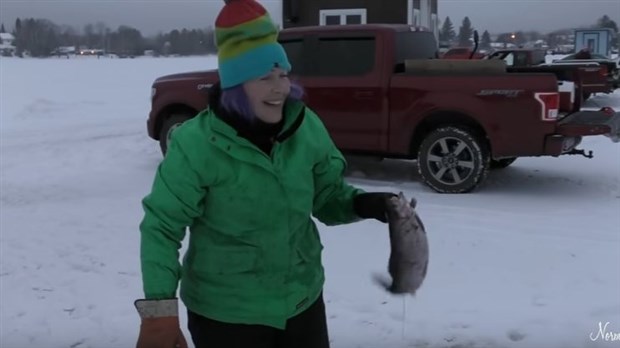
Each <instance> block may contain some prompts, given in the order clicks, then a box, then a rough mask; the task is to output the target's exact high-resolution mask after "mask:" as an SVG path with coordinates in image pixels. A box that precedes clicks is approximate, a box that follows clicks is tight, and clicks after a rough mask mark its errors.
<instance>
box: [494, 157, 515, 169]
mask: <svg viewBox="0 0 620 348" xmlns="http://www.w3.org/2000/svg"><path fill="white" fill-rule="evenodd" d="M516 160H517V158H516V157H508V158H502V159H498V160H494V159H492V160H491V166H490V167H491V169H504V168H507V167H508V166H509V165H511V164H513V163H514V161H516Z"/></svg>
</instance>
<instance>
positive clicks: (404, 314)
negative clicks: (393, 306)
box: [402, 296, 407, 341]
mask: <svg viewBox="0 0 620 348" xmlns="http://www.w3.org/2000/svg"><path fill="white" fill-rule="evenodd" d="M406 323H407V296H403V328H402V339H403V341H404V340H405V327H406Z"/></svg>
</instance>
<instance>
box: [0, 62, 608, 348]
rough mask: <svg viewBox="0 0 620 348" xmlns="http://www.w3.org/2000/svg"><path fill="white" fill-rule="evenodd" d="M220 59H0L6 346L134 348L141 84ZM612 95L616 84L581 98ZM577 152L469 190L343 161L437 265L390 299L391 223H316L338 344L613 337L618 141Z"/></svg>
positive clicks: (145, 150)
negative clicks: (384, 285) (445, 191)
mask: <svg viewBox="0 0 620 348" xmlns="http://www.w3.org/2000/svg"><path fill="white" fill-rule="evenodd" d="M214 63H215V60H214V59H212V58H204V57H202V58H175V59H164V58H162V59H150V58H143V59H127V60H116V59H99V60H98V59H70V60H63V59H48V60H36V59H25V60H23V59H0V79H1V81H0V96H1V98H0V99H1V101H0V129H1V133H0V145H1V150H0V161H1V163H0V165H1V199H0V213H1V217H0V221H1V225H0V228H1V230H0V254H1V266H0V283H1V284H0V294H1V306H0V307H1V316H0V320H1V324H0V325H1V326H0V347H3V348H15V347H30V348H39V347H47V348H57V347H58V348H59V347H72V348H85V347H92V348H94V347H97V348H110V347H118V348H123V347H131V346H135V340H136V338H137V333H138V327H139V319H138V316H137V314H136V312H135V310H134V308H133V306H132V303H133V300H134V299H136V298H138V297H140V296H141V295H142V294H141V281H140V274H139V259H138V241H139V233H138V224H139V221H140V219H141V217H142V215H141V214H142V211H141V207H140V200H141V199H142V197H143V196H144V195H145V194H146V193H147V192H148V190H149V188H150V185H151V181H152V178H153V173H154V170H155V168H156V165H157V163H158V161H159V160H160V158H161V156H160V154H159V149H158V146H157V144H156V143H155V142H154V141H152V140H150V139H149V138H148V137H147V136H146V133H145V120H146V115H147V113H148V110H149V93H150V84H151V82H152V80H153V79H154V78H155V77H157V76H159V75H163V74H167V73H173V72H180V71H187V70H194V69H203V68H207V67H212V66H213V64H214ZM604 105H611V106H615V107H617V108H620V93H617V94H616V95H610V96H595V97H594V98H593V99H592V100H591V101H589V102H588V106H589V107H593V108H596V107H599V106H604ZM583 146H584V148H586V149H590V150H594V155H595V157H594V158H593V159H586V158H583V157H577V156H570V157H569V156H566V157H561V158H522V159H519V160H517V162H515V164H514V165H513V166H511V167H509V168H507V169H505V170H503V171H498V172H493V173H492V174H491V176H490V178H489V180H488V184H487V185H486V186H485V187H484V188H483V189H482V190H481V191H479V192H476V193H472V194H467V195H439V194H435V193H432V192H431V191H430V190H429V189H427V188H426V187H425V186H423V185H422V184H421V183H420V181H419V178H418V177H417V176H416V175H414V174H412V171H413V168H414V167H413V165H412V164H410V163H407V162H401V161H386V162H384V163H378V162H372V161H369V160H360V159H355V158H352V159H351V169H350V175H351V181H352V182H353V183H354V184H357V185H360V186H362V187H364V188H365V189H367V190H390V191H400V190H402V191H404V192H405V194H406V195H407V196H416V197H417V199H418V202H419V212H420V214H421V217H422V218H423V220H424V223H425V225H426V227H427V230H428V234H429V239H430V243H431V262H430V268H429V271H428V278H427V280H426V282H425V284H424V285H423V288H422V289H421V290H420V291H419V294H418V295H417V296H416V297H414V298H408V299H407V300H406V301H404V300H403V299H401V298H392V297H390V296H389V295H387V294H386V293H385V292H383V291H382V290H381V289H378V288H377V287H376V286H374V284H373V283H372V282H371V273H374V272H383V271H384V270H385V267H386V263H387V259H388V255H389V247H388V237H387V230H386V226H385V225H382V224H380V223H377V222H373V221H367V222H361V223H357V224H352V225H347V226H342V227H332V228H326V227H324V226H321V233H322V238H323V243H324V245H325V254H324V258H325V267H326V270H327V284H326V289H325V297H326V300H327V302H328V307H327V311H328V316H329V328H330V335H331V339H332V347H333V348H350V347H363V348H379V347H419V348H440V347H442V348H443V347H452V348H456V347H459V348H483V347H485V348H491V347H493V348H495V347H497V348H513V347H518V348H521V347H523V348H525V347H528V348H529V347H540V348H543V347H553V348H555V347H557V348H560V347H562V348H593V347H620V340H619V341H604V340H603V339H601V338H600V337H598V338H597V337H596V336H597V334H598V333H599V323H601V324H602V325H605V324H606V323H609V324H607V326H606V331H607V332H613V333H616V334H617V335H620V144H614V143H612V142H611V141H609V140H608V139H607V138H604V137H593V138H591V139H586V140H585V142H584V144H583ZM182 323H183V325H185V317H184V315H182ZM183 329H184V330H185V332H186V334H187V330H186V328H185V326H184V327H183ZM188 337H189V336H188ZM591 338H596V339H595V340H592V339H591Z"/></svg>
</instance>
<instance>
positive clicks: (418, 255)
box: [375, 192, 429, 295]
mask: <svg viewBox="0 0 620 348" xmlns="http://www.w3.org/2000/svg"><path fill="white" fill-rule="evenodd" d="M416 206H417V201H416V199H415V198H412V199H411V201H409V202H407V199H406V198H405V195H404V194H403V193H402V192H400V193H399V194H398V195H397V196H396V195H395V196H394V197H392V198H390V199H389V200H388V203H387V220H388V227H389V234H390V258H389V262H388V273H389V274H390V276H391V278H392V279H391V281H390V280H388V279H387V277H385V276H382V275H375V281H376V282H377V283H379V285H380V286H381V287H383V288H384V289H385V290H387V291H388V292H390V293H392V294H398V295H406V294H411V295H415V294H416V292H417V291H418V289H419V288H420V287H421V286H422V283H423V282H424V279H425V278H426V272H427V270H428V261H429V243H428V238H427V235H426V228H425V227H424V223H423V222H422V220H421V219H420V217H419V216H418V214H417V212H416Z"/></svg>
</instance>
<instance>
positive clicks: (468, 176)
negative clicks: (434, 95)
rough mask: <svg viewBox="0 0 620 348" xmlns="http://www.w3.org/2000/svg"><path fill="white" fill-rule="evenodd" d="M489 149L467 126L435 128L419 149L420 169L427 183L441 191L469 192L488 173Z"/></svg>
mask: <svg viewBox="0 0 620 348" xmlns="http://www.w3.org/2000/svg"><path fill="white" fill-rule="evenodd" d="M489 165H490V151H489V149H488V147H487V145H486V143H485V142H484V141H482V140H481V139H480V138H479V137H477V136H476V133H475V132H474V131H472V130H470V129H468V128H465V127H459V126H447V127H441V128H438V129H435V130H434V131H431V132H430V133H428V134H427V136H426V138H424V140H422V143H421V144H420V148H419V150H418V172H419V173H420V176H421V177H422V179H423V180H424V183H425V184H426V185H428V186H429V187H430V188H432V189H433V190H435V191H437V192H439V193H467V192H470V191H472V190H473V189H475V188H476V187H478V185H480V184H481V183H482V182H484V180H485V179H486V177H487V175H488V172H489Z"/></svg>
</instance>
